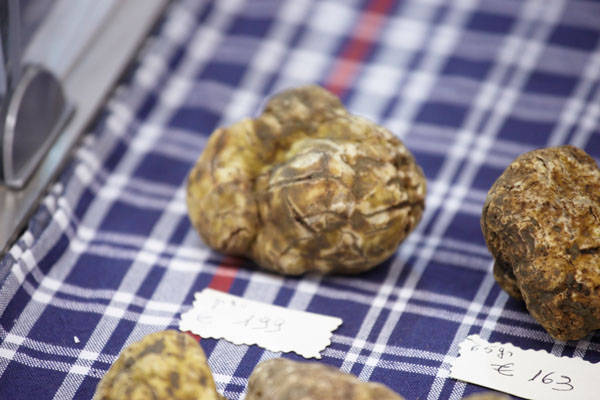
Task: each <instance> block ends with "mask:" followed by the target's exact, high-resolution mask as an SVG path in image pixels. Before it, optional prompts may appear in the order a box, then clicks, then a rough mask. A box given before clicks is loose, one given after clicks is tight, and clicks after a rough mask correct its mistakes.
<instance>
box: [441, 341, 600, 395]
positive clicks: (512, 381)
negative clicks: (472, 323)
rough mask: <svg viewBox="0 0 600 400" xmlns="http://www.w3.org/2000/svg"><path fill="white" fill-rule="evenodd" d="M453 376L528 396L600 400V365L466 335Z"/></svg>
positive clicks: (453, 369) (455, 362) (451, 374)
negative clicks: (599, 388)
mask: <svg viewBox="0 0 600 400" xmlns="http://www.w3.org/2000/svg"><path fill="white" fill-rule="evenodd" d="M459 347H460V355H459V357H458V358H457V359H456V360H455V361H454V364H453V365H452V371H451V373H450V376H451V377H452V378H455V379H459V380H461V381H465V382H471V383H474V384H476V385H480V386H485V387H489V388H492V389H495V390H498V391H501V392H505V393H510V394H514V395H515V396H520V397H524V398H526V399H532V400H534V399H545V400H571V399H572V400H586V399H598V392H597V386H598V384H597V380H598V376H600V365H596V364H592V363H590V362H587V361H584V360H583V359H581V358H568V357H556V356H554V355H552V354H549V353H547V352H545V351H536V350H523V349H521V348H518V347H515V346H513V345H512V344H510V343H506V344H500V343H489V342H487V341H486V340H484V339H482V338H480V337H479V336H478V335H471V336H469V337H467V338H466V339H465V340H464V341H463V342H462V343H461V344H460V345H459Z"/></svg>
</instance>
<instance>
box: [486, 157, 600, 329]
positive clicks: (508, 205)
mask: <svg viewBox="0 0 600 400" xmlns="http://www.w3.org/2000/svg"><path fill="white" fill-rule="evenodd" d="M481 227H482V230H483V233H484V236H485V240H486V242H487V245H488V248H489V250H490V252H491V253H492V254H493V255H494V257H495V264H494V276H495V278H496V280H497V281H498V283H499V284H500V285H501V286H502V287H503V288H504V289H505V290H506V291H507V292H508V293H509V294H510V295H512V296H513V297H515V298H522V299H523V300H525V304H526V306H527V309H528V310H529V312H530V313H531V315H532V316H533V317H534V318H535V319H537V320H538V321H539V322H540V323H541V324H542V326H543V327H544V328H545V329H546V330H547V331H548V333H549V334H550V335H551V336H552V337H554V338H556V339H559V340H571V339H580V338H582V337H584V336H585V335H586V334H588V333H589V332H590V331H592V330H595V329H598V328H600V169H598V166H597V165H596V163H595V162H594V160H593V159H592V158H591V157H590V156H589V155H587V154H586V153H585V152H584V151H582V150H580V149H577V148H575V147H572V146H560V147H551V148H546V149H541V150H535V151H532V152H529V153H526V154H523V155H521V156H520V157H518V158H517V159H516V160H515V161H514V162H513V163H511V164H510V165H509V167H508V168H507V169H506V171H504V173H503V174H502V175H501V176H500V177H499V178H498V180H497V181H496V182H495V183H494V185H493V186H492V188H491V189H490V191H489V193H488V196H487V199H486V202H485V205H484V208H483V214H482V218H481Z"/></svg>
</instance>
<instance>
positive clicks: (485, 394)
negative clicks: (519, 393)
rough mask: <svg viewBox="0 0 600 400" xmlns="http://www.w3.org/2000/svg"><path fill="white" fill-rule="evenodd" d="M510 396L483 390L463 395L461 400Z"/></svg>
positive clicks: (507, 398)
mask: <svg viewBox="0 0 600 400" xmlns="http://www.w3.org/2000/svg"><path fill="white" fill-rule="evenodd" d="M511 399H512V397H510V396H507V395H505V394H501V393H494V392H483V393H475V394H472V395H470V396H467V397H463V400H511Z"/></svg>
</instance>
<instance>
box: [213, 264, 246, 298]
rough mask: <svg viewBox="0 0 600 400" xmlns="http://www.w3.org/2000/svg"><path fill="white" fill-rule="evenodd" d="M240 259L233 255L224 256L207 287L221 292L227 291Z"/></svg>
mask: <svg viewBox="0 0 600 400" xmlns="http://www.w3.org/2000/svg"><path fill="white" fill-rule="evenodd" d="M241 263H242V260H241V259H239V258H235V257H225V258H224V259H223V261H221V264H220V265H219V267H218V268H217V270H216V271H215V275H214V276H213V278H212V281H211V282H210V283H209V284H208V287H209V288H211V289H215V290H220V291H222V292H228V291H229V289H231V285H232V284H233V280H234V279H235V275H236V274H237V272H238V270H239V266H240V264H241Z"/></svg>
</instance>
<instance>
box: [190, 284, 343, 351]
mask: <svg viewBox="0 0 600 400" xmlns="http://www.w3.org/2000/svg"><path fill="white" fill-rule="evenodd" d="M194 298H195V301H194V304H193V308H192V309H191V310H189V311H188V312H186V313H184V314H182V316H181V322H180V323H179V329H181V330H182V331H191V332H193V333H195V334H197V335H200V336H201V337H204V338H215V339H226V340H228V341H230V342H232V343H235V344H244V345H253V344H255V345H258V346H260V347H263V348H266V349H269V350H271V351H281V352H289V351H293V352H296V353H298V354H299V355H301V356H303V357H305V358H313V357H315V358H321V355H320V352H321V351H322V350H323V349H324V348H325V347H326V346H328V345H329V344H330V340H331V334H332V331H333V330H335V329H336V328H337V327H338V326H339V325H340V324H341V323H342V320H341V319H339V318H335V317H329V316H325V315H318V314H314V313H310V312H305V311H299V310H292V309H289V308H284V307H279V306H275V305H272V304H265V303H260V302H257V301H253V300H249V299H244V298H241V297H238V296H233V295H230V294H228V293H223V292H219V291H216V290H212V289H205V290H203V291H202V292H200V293H196V294H195V296H194Z"/></svg>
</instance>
